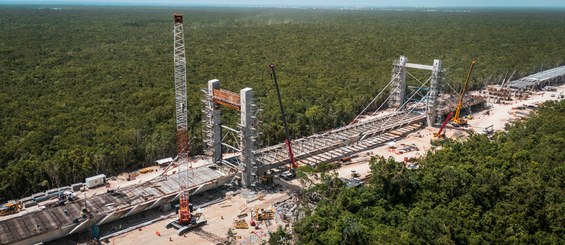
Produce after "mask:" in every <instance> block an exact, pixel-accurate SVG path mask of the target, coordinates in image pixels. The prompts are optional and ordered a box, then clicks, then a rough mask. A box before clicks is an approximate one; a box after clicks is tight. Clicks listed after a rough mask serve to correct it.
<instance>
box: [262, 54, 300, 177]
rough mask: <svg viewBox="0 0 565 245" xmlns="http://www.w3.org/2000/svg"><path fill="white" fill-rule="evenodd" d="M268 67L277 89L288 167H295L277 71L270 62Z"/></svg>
mask: <svg viewBox="0 0 565 245" xmlns="http://www.w3.org/2000/svg"><path fill="white" fill-rule="evenodd" d="M269 67H271V71H272V72H273V80H274V81H275V88H276V89H277V98H278V99H279V106H280V108H281V118H282V121H283V125H284V133H285V137H286V139H285V140H284V143H285V145H286V150H287V151H288V158H289V159H290V169H295V168H297V167H298V165H297V164H296V160H295V159H294V154H293V153H292V146H291V143H290V136H289V134H288V126H287V124H286V117H285V115H284V107H283V104H282V99H281V91H280V89H279V83H278V82H277V73H276V72H275V65H273V64H270V65H269Z"/></svg>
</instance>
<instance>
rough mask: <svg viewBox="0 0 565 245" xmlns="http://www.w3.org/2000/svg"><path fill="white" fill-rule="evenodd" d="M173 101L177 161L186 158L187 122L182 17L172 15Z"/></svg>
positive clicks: (187, 148) (187, 149) (187, 150)
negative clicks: (174, 105) (174, 102)
mask: <svg viewBox="0 0 565 245" xmlns="http://www.w3.org/2000/svg"><path fill="white" fill-rule="evenodd" d="M173 32H174V60H175V71H174V72H175V74H174V75H175V100H176V107H175V108H176V121H177V154H178V158H179V160H182V159H186V158H187V157H188V152H189V147H188V122H187V98H186V58H185V49H184V30H183V15H182V14H174V30H173Z"/></svg>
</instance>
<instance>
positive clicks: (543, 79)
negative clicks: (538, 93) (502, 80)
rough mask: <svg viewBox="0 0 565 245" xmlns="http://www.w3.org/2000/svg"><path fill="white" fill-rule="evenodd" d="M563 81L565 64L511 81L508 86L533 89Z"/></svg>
mask: <svg viewBox="0 0 565 245" xmlns="http://www.w3.org/2000/svg"><path fill="white" fill-rule="evenodd" d="M562 82H565V66H560V67H556V68H553V69H549V70H545V71H542V72H539V73H536V74H532V75H529V76H527V77H523V78H520V79H518V80H514V81H510V82H508V85H507V86H508V87H509V88H513V89H520V90H532V89H541V88H543V87H545V86H547V85H551V84H556V83H562Z"/></svg>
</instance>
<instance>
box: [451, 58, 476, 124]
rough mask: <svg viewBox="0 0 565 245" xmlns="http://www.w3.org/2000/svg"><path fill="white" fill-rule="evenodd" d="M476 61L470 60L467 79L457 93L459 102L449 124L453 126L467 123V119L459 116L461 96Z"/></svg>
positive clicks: (461, 103) (467, 85)
mask: <svg viewBox="0 0 565 245" xmlns="http://www.w3.org/2000/svg"><path fill="white" fill-rule="evenodd" d="M475 63H476V61H474V60H473V61H471V68H470V69H469V73H468V74H467V79H466V80H465V83H464V84H463V88H462V89H461V93H460V94H459V103H458V104H457V109H456V110H455V116H453V118H451V124H452V125H453V126H455V127H460V126H465V125H467V120H465V119H464V118H461V117H459V116H460V112H461V107H462V106H463V97H465V93H466V92H467V87H469V81H470V80H471V74H472V73H473V67H474V66H475Z"/></svg>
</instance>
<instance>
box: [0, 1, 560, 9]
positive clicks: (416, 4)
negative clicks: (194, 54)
mask: <svg viewBox="0 0 565 245" xmlns="http://www.w3.org/2000/svg"><path fill="white" fill-rule="evenodd" d="M2 3H4V4H7V3H10V4H14V3H25V4H29V3H40V4H112V5H163V6H167V5H263V6H264V5H268V6H283V5H287V6H374V7H387V6H388V7H390V6H402V7H408V6H410V7H565V0H537V1H536V0H339V1H338V0H327V1H322V0H286V1H265V0H263V1H261V0H231V1H230V0H0V4H2Z"/></svg>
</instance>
